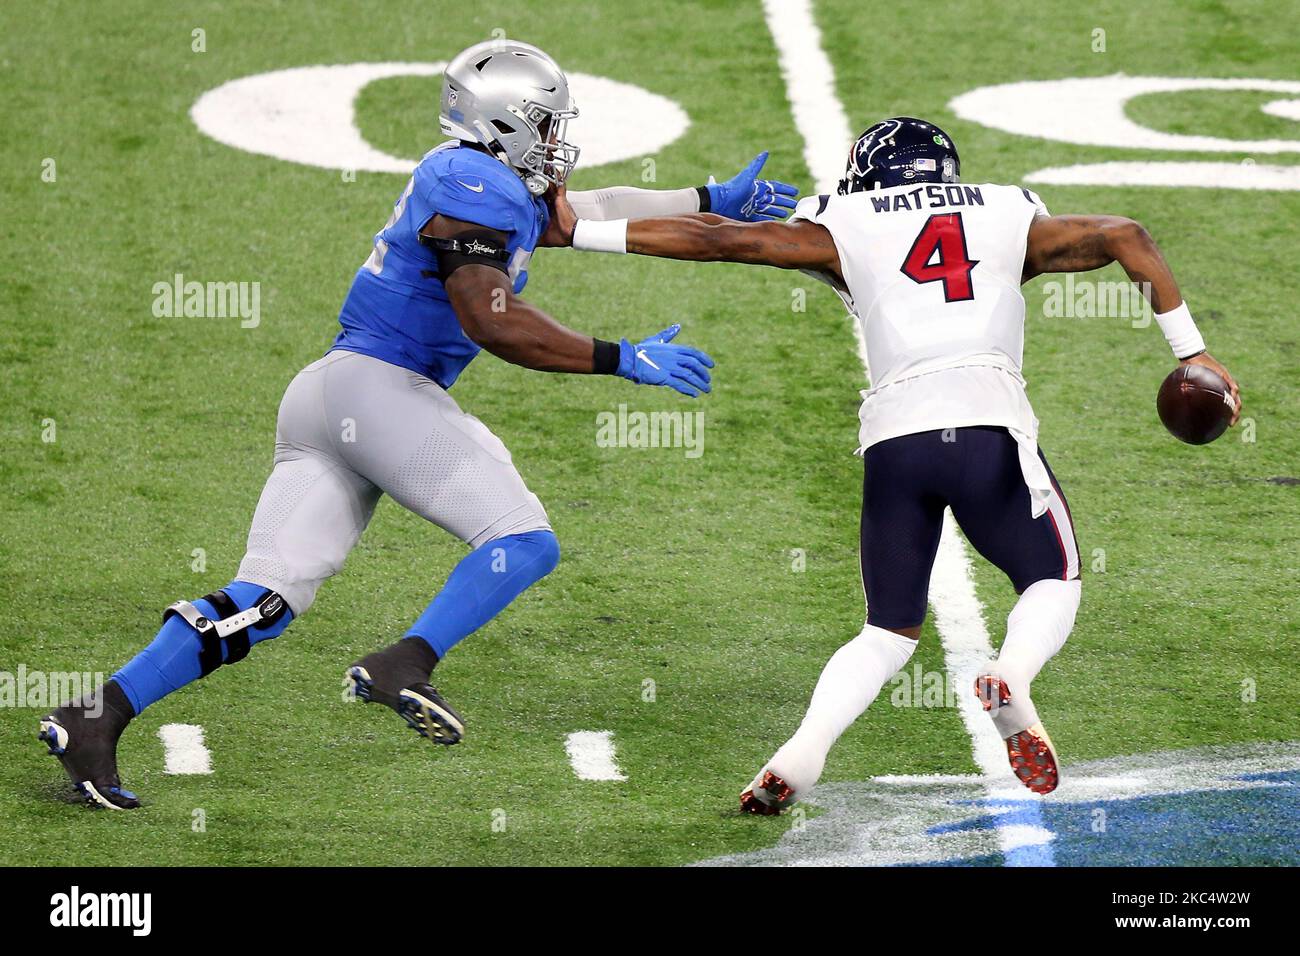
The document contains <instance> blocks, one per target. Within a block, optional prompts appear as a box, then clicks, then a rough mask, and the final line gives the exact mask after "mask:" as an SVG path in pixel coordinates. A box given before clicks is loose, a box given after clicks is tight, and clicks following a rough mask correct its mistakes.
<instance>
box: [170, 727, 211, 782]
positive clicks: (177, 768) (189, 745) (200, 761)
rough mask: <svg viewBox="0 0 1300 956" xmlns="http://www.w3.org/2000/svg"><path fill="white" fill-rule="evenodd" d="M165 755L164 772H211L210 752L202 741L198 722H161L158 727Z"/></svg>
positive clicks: (201, 729)
mask: <svg viewBox="0 0 1300 956" xmlns="http://www.w3.org/2000/svg"><path fill="white" fill-rule="evenodd" d="M158 737H159V739H160V740H162V743H163V752H164V755H165V760H166V762H165V765H164V767H163V770H164V772H166V773H171V774H187V773H212V754H211V753H209V752H208V748H207V745H206V744H204V742H203V728H202V727H200V726H199V725H198V724H163V725H162V726H161V727H159V728H158Z"/></svg>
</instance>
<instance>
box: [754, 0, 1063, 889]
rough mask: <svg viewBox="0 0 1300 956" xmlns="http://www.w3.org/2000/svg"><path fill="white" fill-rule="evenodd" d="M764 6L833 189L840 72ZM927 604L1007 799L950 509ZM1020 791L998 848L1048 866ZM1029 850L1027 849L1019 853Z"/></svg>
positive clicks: (841, 144)
mask: <svg viewBox="0 0 1300 956" xmlns="http://www.w3.org/2000/svg"><path fill="white" fill-rule="evenodd" d="M763 12H764V14H765V15H766V17H767V25H768V31H769V32H770V33H771V34H772V39H773V42H774V43H775V44H776V49H777V54H778V58H779V61H780V65H781V75H782V77H783V78H784V80H785V86H786V95H787V97H788V98H789V100H790V107H791V110H792V112H793V114H794V122H795V126H796V127H797V128H798V130H799V135H800V136H802V137H803V141H804V160H805V162H806V164H807V166H808V170H809V172H811V173H812V175H813V180H814V183H815V185H816V188H817V190H818V191H819V192H822V193H831V192H833V191H834V187H835V186H836V183H837V181H838V180H839V178H840V176H841V175H842V173H843V163H844V161H845V159H846V157H847V154H848V147H849V144H850V143H851V142H852V141H853V134H852V132H851V131H850V128H849V121H848V116H847V114H846V113H845V111H844V105H843V104H842V103H841V102H840V99H839V96H838V95H837V94H836V92H835V71H834V68H833V67H832V66H831V62H830V59H829V58H828V57H827V55H826V51H825V50H824V49H823V47H822V39H821V31H820V30H819V29H818V28H817V23H816V21H815V20H814V19H813V13H812V6H811V3H810V0H763ZM853 334H854V337H855V339H856V340H857V346H858V357H859V359H861V361H862V367H863V369H864V371H865V370H867V368H868V363H867V349H866V339H865V337H864V336H863V333H862V327H861V324H860V323H859V322H858V321H857V320H856V319H854V320H853ZM930 603H931V605H933V607H934V616H935V626H936V627H937V628H938V631H939V637H940V640H941V641H942V643H943V650H944V660H945V662H946V664H947V667H948V671H949V673H951V674H952V675H953V678H954V679H955V680H957V681H958V685H959V686H964V687H966V688H972V691H971V692H967V693H963V694H961V695H960V696H959V698H958V699H959V700H960V708H961V718H962V723H963V724H964V725H965V727H966V732H967V733H968V734H969V735H970V738H971V749H972V751H973V755H974V758H975V763H976V765H977V766H978V767H979V769H980V773H981V774H982V775H983V777H984V778H985V779H986V780H988V781H989V782H988V786H987V791H986V792H987V794H988V796H989V797H990V798H994V799H1003V800H1005V799H1007V798H1008V797H1009V796H1010V795H1011V794H1010V793H1009V792H1008V786H1007V785H1008V784H1010V785H1013V786H1018V784H1017V783H1016V781H1015V778H1014V777H1013V776H1012V775H1011V772H1010V769H1009V767H1008V764H1007V758H1006V749H1005V745H1004V744H1003V743H1002V741H1001V739H1000V738H999V737H998V735H997V733H996V732H995V731H994V729H993V723H992V721H991V720H989V718H988V717H987V715H985V714H984V712H983V709H982V708H981V707H980V705H979V703H978V701H977V700H976V699H975V696H974V693H973V687H974V680H975V676H976V675H975V670H976V668H978V667H979V665H980V664H982V663H984V662H985V661H987V660H989V659H990V658H991V657H992V656H993V647H992V644H991V642H990V640H989V634H988V628H987V627H986V626H985V624H984V615H983V611H984V608H983V605H981V604H980V602H979V599H978V598H977V597H976V595H975V581H974V578H973V577H972V575H971V567H970V556H969V554H968V553H967V550H966V546H965V545H964V544H963V543H962V540H961V538H960V536H959V534H958V531H957V525H956V522H955V521H954V520H953V518H952V514H951V512H947V513H945V514H944V522H943V536H942V537H941V539H940V542H939V553H938V554H937V556H936V557H935V562H934V570H933V571H932V572H931V575H930ZM1000 781H1006V782H1007V783H1006V784H1003V783H1000ZM1020 795H1021V796H1022V797H1024V798H1025V799H1027V800H1028V801H1031V802H1030V811H1029V814H1028V819H1029V821H1030V823H1029V824H1028V825H1027V827H1015V828H999V832H998V843H999V847H1000V848H1001V850H1002V851H1003V854H1004V858H1005V860H1006V862H1007V863H1008V864H1009V865H1012V866H1015V865H1026V864H1029V865H1035V866H1050V865H1052V859H1051V847H1050V843H1051V840H1052V834H1051V832H1050V831H1049V830H1047V829H1046V828H1045V827H1043V826H1041V823H1042V814H1041V811H1040V810H1039V808H1038V806H1037V804H1036V803H1034V802H1032V801H1036V800H1037V798H1036V797H1034V796H1033V795H1032V794H1028V793H1026V792H1023V791H1022V792H1021V794H1020ZM1025 849H1028V850H1030V852H1028V853H1026V852H1018V851H1022V850H1025ZM861 862H863V863H868V864H869V863H872V862H874V861H872V860H869V859H867V860H862V861H861Z"/></svg>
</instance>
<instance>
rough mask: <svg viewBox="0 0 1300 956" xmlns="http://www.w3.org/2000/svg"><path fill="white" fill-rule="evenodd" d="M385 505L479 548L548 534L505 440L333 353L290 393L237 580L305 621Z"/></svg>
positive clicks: (429, 386) (402, 380)
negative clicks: (270, 594) (385, 500)
mask: <svg viewBox="0 0 1300 956" xmlns="http://www.w3.org/2000/svg"><path fill="white" fill-rule="evenodd" d="M382 494H387V495H389V496H391V497H392V498H393V500H394V501H396V502H397V503H398V504H400V505H402V506H403V507H404V508H407V509H408V510H410V511H414V512H415V513H416V514H418V515H420V516H421V517H423V518H426V519H428V520H429V521H432V522H433V523H434V524H436V525H438V526H439V527H441V528H444V529H446V530H447V531H449V532H451V533H452V534H454V535H455V536H456V537H458V538H460V539H461V540H462V541H465V542H466V543H467V544H469V546H470V547H472V548H477V547H478V546H479V545H481V544H483V543H484V542H485V541H491V540H493V539H495V538H499V537H503V536H505V535H510V534H522V533H523V532H525V531H536V530H540V529H549V528H550V523H549V521H548V519H547V517H546V511H545V510H544V509H543V508H542V504H541V502H540V501H538V500H537V496H536V495H534V494H533V493H532V492H530V491H529V490H528V488H527V486H525V484H524V481H523V479H522V478H521V477H520V476H519V472H518V471H516V470H515V466H514V463H513V462H512V461H511V459H510V452H509V451H507V450H506V447H505V445H504V444H502V443H501V440H500V439H499V438H497V437H496V436H495V435H493V434H492V432H490V431H489V430H488V429H487V426H485V425H484V424H483V423H482V422H480V421H479V420H478V419H477V418H475V417H474V416H473V415H467V414H466V413H465V412H463V411H461V409H460V406H458V405H457V404H456V402H455V401H454V400H453V399H452V397H451V396H450V395H448V394H447V392H446V391H444V390H443V389H442V388H441V387H439V386H438V385H437V384H436V383H435V382H433V381H431V380H430V379H428V378H425V377H424V376H423V375H419V374H417V373H416V372H412V371H408V370H407V369H404V368H399V367H398V366H396V365H390V364H389V363H387V362H383V361H380V360H379V359H376V358H371V357H370V356H368V355H359V354H357V353H355V352H343V351H337V352H331V353H329V354H328V355H326V356H325V357H324V358H322V359H320V360H319V361H316V362H313V363H312V364H311V365H308V366H307V367H306V368H305V369H303V370H302V371H301V372H299V373H298V375H297V376H296V377H295V378H294V380H293V381H292V382H291V383H290V384H289V387H288V388H287V389H286V390H285V393H284V398H283V399H282V400H281V402H280V414H279V418H278V419H277V421H276V429H275V468H274V469H273V470H272V472H271V476H270V478H268V479H267V482H266V486H265V487H264V488H263V489H262V497H261V499H260V500H259V501H258V503H257V511H256V512H255V513H254V515H253V525H252V528H251V529H250V530H249V532H248V550H247V552H246V553H245V555H244V560H243V561H242V562H241V563H240V565H239V578H240V579H241V580H244V581H251V582H252V583H254V584H260V585H262V586H263V587H267V588H271V589H272V590H274V591H278V592H279V593H280V594H281V595H283V597H284V599H285V600H286V601H288V602H289V607H291V608H292V609H293V612H294V615H295V616H301V615H302V614H303V613H305V612H306V610H307V608H309V607H310V606H311V603H312V601H313V600H314V599H315V597H316V589H317V588H319V587H320V585H321V582H323V581H324V580H325V579H326V578H328V577H330V576H331V575H333V574H334V573H335V572H337V571H338V570H339V568H341V567H342V566H343V561H344V559H345V558H346V557H347V555H348V552H349V551H351V550H352V546H353V545H355V544H356V543H357V539H358V538H359V537H360V536H361V532H362V531H364V530H365V527H366V524H367V523H368V522H369V521H370V516H371V514H373V513H374V510H375V505H376V503H378V501H379V497H380V495H382Z"/></svg>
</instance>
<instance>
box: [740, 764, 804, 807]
mask: <svg viewBox="0 0 1300 956" xmlns="http://www.w3.org/2000/svg"><path fill="white" fill-rule="evenodd" d="M792 803H794V790H793V789H791V787H790V785H789V784H787V783H786V782H785V781H784V780H782V779H781V778H780V777H778V776H777V775H776V774H774V773H773V772H772V771H770V770H762V771H760V772H759V775H758V776H757V777H755V778H754V782H753V783H751V784H750V785H749V789H747V790H746V791H745V792H744V793H742V794H741V795H740V809H741V810H742V811H743V812H745V813H757V814H758V815H760V816H764V817H774V816H776V815H777V814H778V813H780V812H781V810H782V809H783V808H785V807H787V806H789V805H790V804H792Z"/></svg>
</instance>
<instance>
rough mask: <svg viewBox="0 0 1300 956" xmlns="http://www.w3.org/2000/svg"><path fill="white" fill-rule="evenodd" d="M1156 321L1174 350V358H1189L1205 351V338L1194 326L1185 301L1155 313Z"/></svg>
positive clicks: (1194, 323)
mask: <svg viewBox="0 0 1300 956" xmlns="http://www.w3.org/2000/svg"><path fill="white" fill-rule="evenodd" d="M1156 322H1157V324H1159V326H1160V331H1161V332H1163V333H1165V340H1166V341H1167V342H1168V343H1169V347H1170V348H1171V349H1173V350H1174V358H1176V359H1185V358H1190V357H1191V356H1193V355H1195V354H1196V353H1197V352H1204V351H1205V339H1203V338H1201V332H1200V330H1199V329H1197V328H1196V322H1195V320H1194V319H1193V318H1192V313H1191V310H1189V309H1188V308H1187V303H1186V302H1184V303H1183V304H1182V305H1180V306H1179V307H1178V308H1176V309H1171V310H1170V311H1168V312H1159V313H1157V314H1156Z"/></svg>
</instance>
